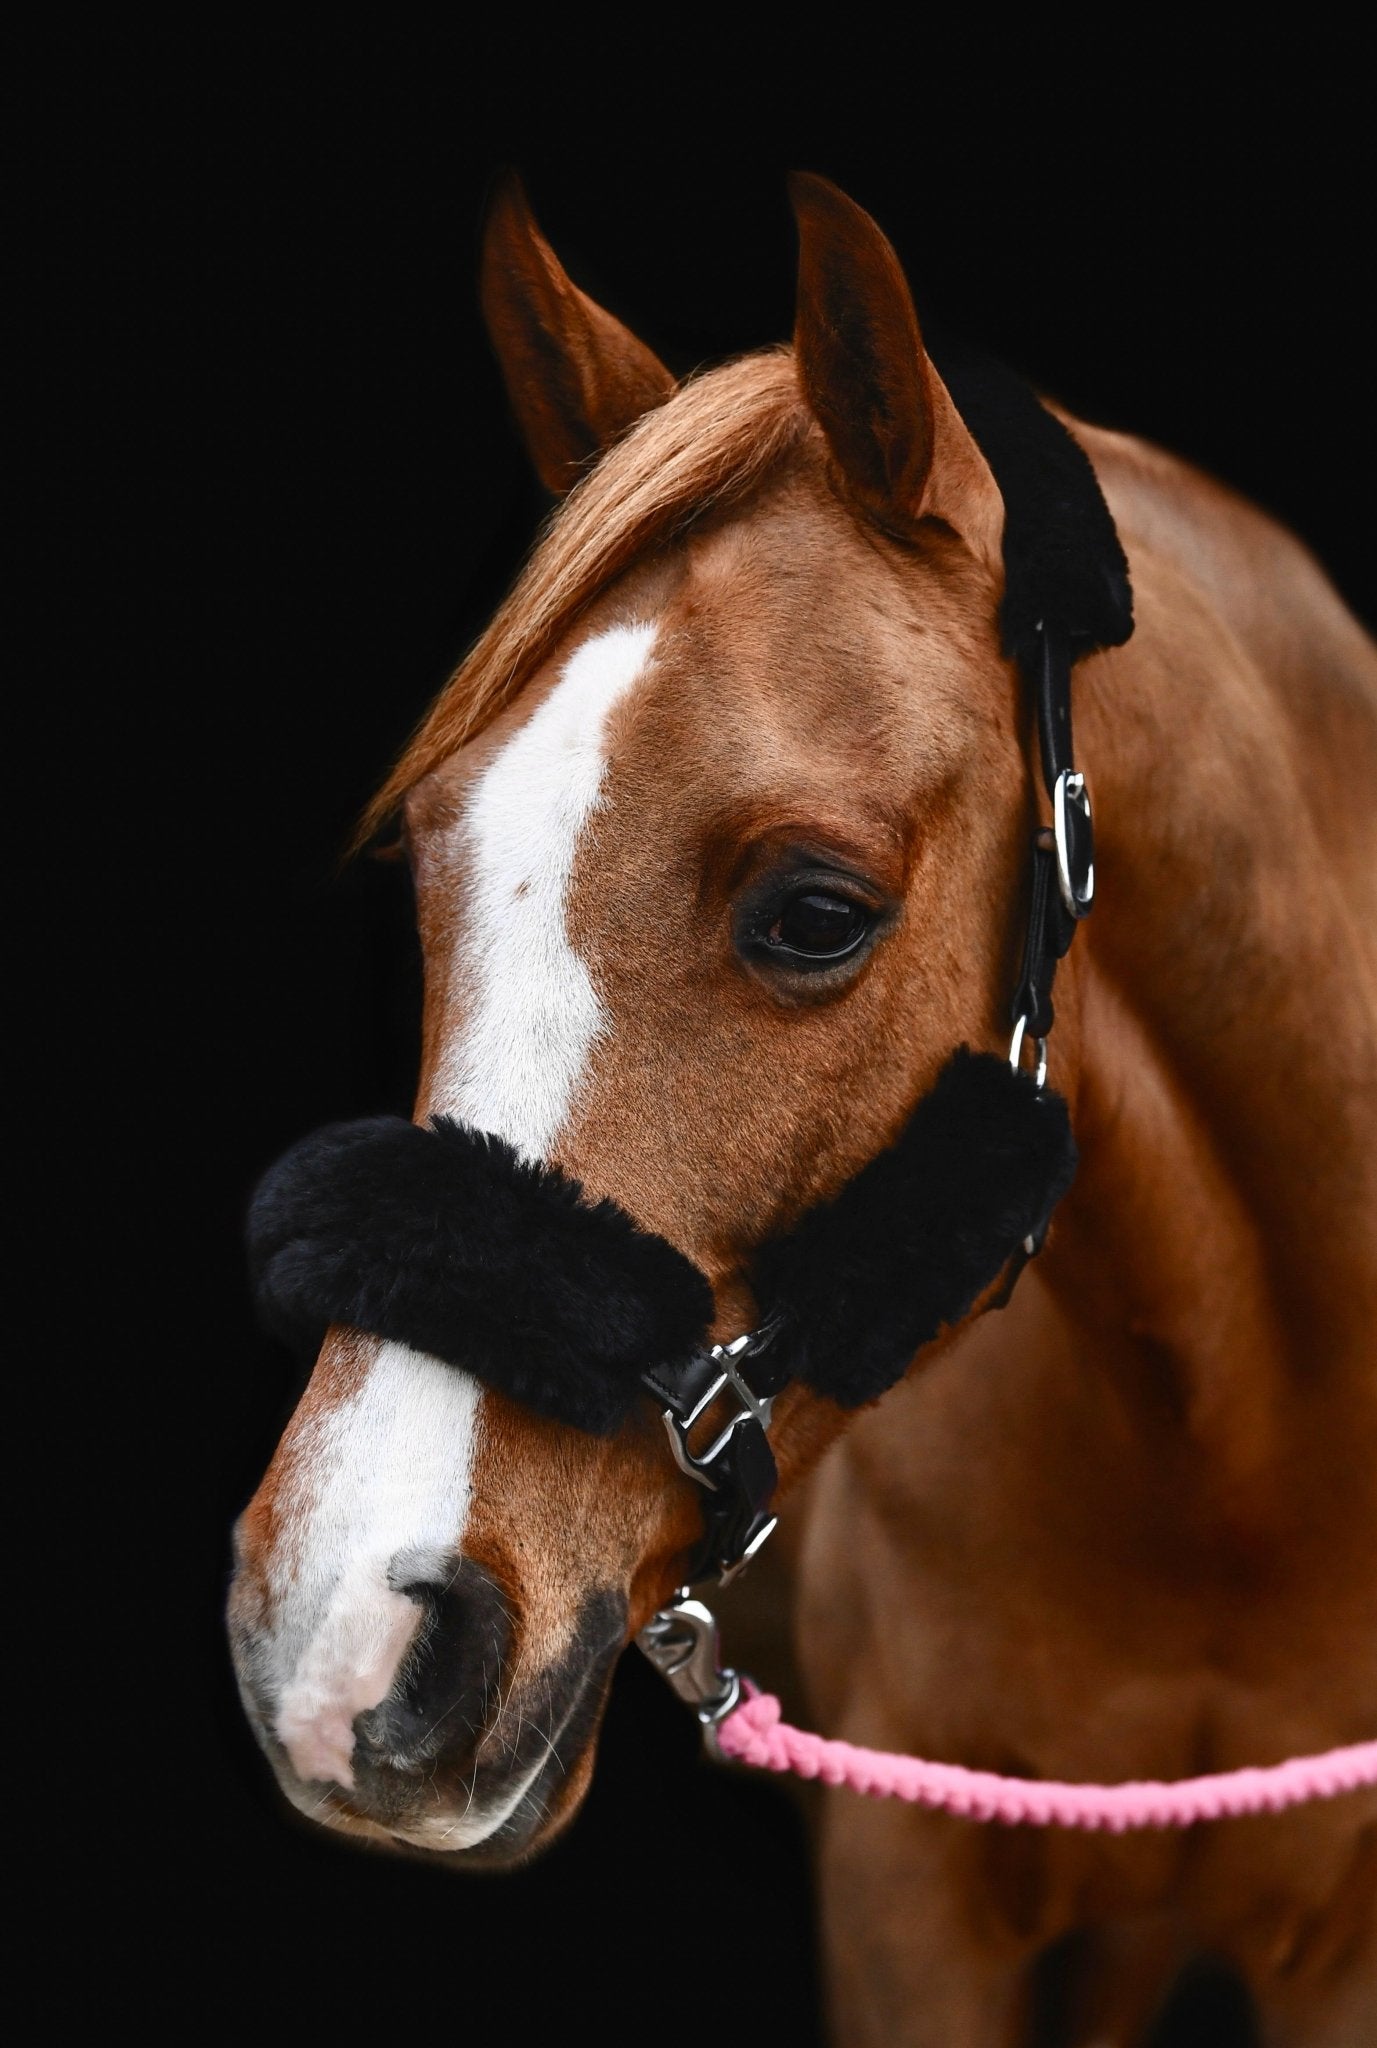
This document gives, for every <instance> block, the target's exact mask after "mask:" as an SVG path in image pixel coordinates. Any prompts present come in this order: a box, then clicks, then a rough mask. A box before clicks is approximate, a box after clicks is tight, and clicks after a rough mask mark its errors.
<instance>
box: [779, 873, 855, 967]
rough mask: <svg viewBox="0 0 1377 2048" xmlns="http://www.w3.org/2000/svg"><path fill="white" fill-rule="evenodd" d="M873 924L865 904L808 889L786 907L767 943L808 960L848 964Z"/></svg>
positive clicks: (784, 906)
mask: <svg viewBox="0 0 1377 2048" xmlns="http://www.w3.org/2000/svg"><path fill="white" fill-rule="evenodd" d="M872 922H873V919H872V917H871V914H870V912H869V911H868V910H867V909H866V908H865V906H864V905H863V904H860V903H853V902H852V901H851V899H850V898H849V897H847V896H832V895H829V894H828V893H827V892H826V891H825V890H823V889H807V890H804V891H802V892H800V894H799V895H797V896H791V897H790V898H789V900H788V902H787V903H785V904H784V905H783V907H782V908H781V910H780V912H779V915H778V916H777V917H776V918H775V920H774V923H773V924H772V925H770V927H769V929H768V930H767V931H766V933H765V943H766V945H767V946H777V947H778V948H779V949H780V951H781V952H786V953H795V954H799V955H800V956H801V957H802V958H804V959H806V960H844V959H845V958H846V956H847V954H848V953H854V952H855V950H856V948H857V946H859V945H860V943H861V941H862V939H864V938H865V936H866V934H867V933H868V931H869V930H870V927H871V924H872Z"/></svg>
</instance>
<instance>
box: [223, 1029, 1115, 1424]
mask: <svg viewBox="0 0 1377 2048" xmlns="http://www.w3.org/2000/svg"><path fill="white" fill-rule="evenodd" d="M1075 1161H1076V1153H1075V1146H1074V1144H1073V1142H1072V1138H1071V1130H1070V1124H1069V1121H1068V1118H1067V1114H1066V1105H1065V1104H1064V1103H1063V1102H1062V1100H1061V1098H1060V1097H1059V1096H1057V1095H1053V1094H1050V1093H1044V1094H1042V1095H1039V1094H1038V1092H1037V1090H1036V1088H1035V1086H1034V1084H1033V1081H1032V1079H1031V1077H1030V1076H1029V1075H1027V1074H1016V1073H1014V1072H1012V1071H1011V1069H1010V1068H1009V1066H1008V1064H1007V1063H1006V1062H1005V1061H1003V1060H1000V1059H996V1058H994V1057H992V1056H991V1055H990V1054H988V1053H981V1054H976V1053H971V1052H969V1051H967V1050H966V1049H965V1048H964V1047H963V1048H962V1049H961V1050H960V1051H959V1052H957V1053H956V1054H955V1055H954V1056H953V1058H952V1059H951V1060H950V1061H949V1062H948V1063H947V1065H946V1066H945V1067H944V1069H943V1071H942V1073H941V1074H940V1075H939V1077H938V1080H937V1083H936V1085H935V1086H934V1088H933V1089H932V1091H931V1093H930V1094H928V1095H927V1096H926V1097H925V1098H924V1099H923V1101H922V1102H921V1103H920V1104H919V1105H918V1108H917V1109H916V1110H915V1112H914V1114H913V1116H912V1117H911V1118H910V1120H909V1122H908V1124H907V1126H906V1127H905V1130H904V1132H903V1134H902V1135H901V1137H900V1138H899V1140H898V1143H897V1144H895V1145H894V1146H893V1147H892V1148H891V1149H890V1150H888V1151H886V1152H883V1153H881V1154H880V1155H879V1156H878V1157H877V1158H875V1159H872V1160H871V1161H870V1163H869V1164H868V1165H867V1166H866V1167H865V1168H863V1170H862V1171H861V1172H860V1173H859V1174H857V1175H856V1177H855V1179H854V1180H852V1181H850V1182H849V1183H848V1185H847V1186H846V1187H845V1188H843V1189H842V1191H841V1193H840V1194H839V1195H838V1196H837V1197H836V1199H835V1200H834V1201H831V1202H828V1203H825V1204H823V1205H821V1206H820V1207H818V1208H816V1209H813V1210H810V1211H809V1212H808V1214H807V1215H805V1216H804V1217H803V1218H802V1219H801V1221H800V1222H799V1223H798V1224H797V1225H796V1227H795V1228H794V1229H793V1230H791V1231H790V1232H789V1233H788V1234H787V1235H785V1236H783V1237H781V1238H779V1239H778V1240H776V1241H775V1242H774V1243H772V1244H769V1245H766V1246H765V1247H763V1248H762V1250H761V1251H760V1253H759V1255H758V1258H757V1261H756V1267H755V1280H756V1285H757V1289H758V1292H759V1295H760V1300H761V1303H762V1306H763V1307H764V1308H765V1310H766V1311H767V1312H768V1313H769V1315H770V1316H771V1318H772V1319H773V1320H774V1321H776V1322H777V1323H778V1325H779V1335H778V1337H777V1339H776V1342H777V1344H778V1345H779V1346H780V1347H781V1349H782V1350H783V1353H784V1356H785V1358H786V1359H787V1363H788V1368H789V1374H790V1376H791V1377H797V1378H799V1379H801V1380H803V1381H804V1382H805V1383H806V1384H807V1385H809V1386H810V1387H812V1388H814V1389H815V1391H816V1392H818V1393H820V1394H826V1395H828V1396H829V1397H830V1398H831V1399H832V1400H834V1401H838V1402H840V1403H841V1405H842V1406H843V1407H848V1408H850V1407H856V1406H858V1405H859V1404H861V1403H862V1402H865V1401H872V1400H874V1399H875V1398H876V1397H877V1396H878V1395H880V1394H882V1393H883V1392H884V1391H885V1389H886V1388H887V1387H889V1386H892V1385H893V1383H894V1382H895V1380H897V1379H898V1378H899V1377H900V1375H901V1374H902V1373H903V1372H904V1371H905V1369H906V1368H907V1366H908V1364H909V1362H910V1361H911V1359H912V1358H913V1356H914V1354H915V1352H917V1351H918V1350H919V1349H920V1348H921V1347H922V1345H923V1344H925V1343H927V1342H928V1341H929V1340H930V1339H931V1338H932V1337H934V1336H936V1334H937V1332H938V1331H939V1330H940V1329H942V1328H943V1327H944V1326H945V1325H947V1324H950V1323H953V1322H956V1321H958V1320H959V1319H960V1318H961V1317H962V1316H964V1315H965V1314H966V1313H967V1311H968V1310H969V1309H970V1308H971V1306H972V1305H973V1304H974V1302H975V1301H976V1299H977V1298H978V1297H979V1295H980V1294H981V1293H982V1292H983V1291H984V1289H985V1288H986V1287H988V1286H989V1285H990V1284H991V1282H992V1281H994V1280H995V1279H996V1278H997V1276H998V1275H999V1273H1000V1272H1001V1270H1002V1269H1003V1267H1004V1265H1005V1263H1006V1261H1007V1260H1008V1259H1009V1257H1010V1255H1011V1254H1012V1253H1013V1252H1014V1251H1015V1250H1016V1249H1017V1247H1018V1246H1019V1244H1020V1243H1021V1242H1022V1240H1023V1239H1024V1238H1025V1237H1026V1236H1028V1235H1029V1234H1030V1233H1037V1232H1039V1231H1040V1230H1041V1229H1042V1228H1043V1226H1044V1225H1045V1223H1046V1220H1047V1218H1048V1216H1049V1215H1050V1214H1051V1211H1052V1209H1053V1207H1054V1206H1055V1204H1056V1203H1057V1201H1058V1200H1059V1199H1060V1197H1061V1196H1062V1194H1063V1193H1064V1192H1065V1190H1066V1188H1067V1187H1068V1186H1069V1185H1070V1181H1071V1177H1072V1174H1073V1173H1074V1171H1075ZM248 1248H249V1263H250V1267H251V1270H252V1274H253V1283H254V1291H255V1295H256V1298H257V1302H258V1306H259V1310H260V1313H261V1314H262V1316H263V1319H264V1321H265V1322H266V1323H267V1325H268V1327H269V1328H270V1329H271V1330H272V1331H273V1332H274V1333H275V1334H276V1335H278V1336H279V1337H281V1338H283V1339H284V1340H285V1341H286V1342H288V1343H290V1344H292V1345H294V1346H296V1347H300V1348H305V1349H314V1348H315V1347H316V1346H318V1344H319V1343H320V1340H321V1338H322V1336H323V1335H324V1332H325V1330H326V1328H327V1327H328V1325H329V1324H331V1323H344V1324H348V1325H350V1326H352V1327H353V1328H355V1329H360V1330H366V1331H369V1332H371V1333H372V1334H374V1335H376V1336H380V1337H392V1338H396V1339H399V1340H400V1341H401V1342H403V1343H406V1344H409V1345H411V1346H413V1347H414V1348H415V1349H416V1350H418V1351H425V1352H429V1353H430V1354H431V1355H432V1356H433V1357H436V1358H440V1359H444V1360H447V1361H449V1362H450V1363H451V1364H454V1365H458V1366H462V1367H464V1368H465V1369H466V1370H467V1371H469V1372H472V1373H474V1374H475V1375H476V1376H477V1377H478V1378H479V1379H481V1380H483V1381H484V1382H485V1383H486V1384H487V1385H489V1386H492V1387H497V1388H499V1389H500V1390H501V1391H502V1392H503V1393H505V1394H509V1395H510V1396H511V1397H512V1399H513V1400H516V1401H521V1402H524V1403H525V1404H526V1405H527V1406H528V1407H530V1408H533V1409H535V1410H536V1411H538V1412H539V1413H540V1414H543V1415H549V1416H552V1417H554V1418H555V1419H556V1420H557V1421H560V1422H567V1423H571V1424H573V1425H574V1427H575V1428H578V1429H583V1430H588V1431H591V1432H592V1433H594V1434H596V1435H606V1434H609V1433H610V1432H611V1431H613V1430H615V1429H616V1428H617V1427H618V1426H619V1425H620V1424H621V1423H622V1422H623V1421H624V1420H625V1418H626V1416H627V1414H628V1413H629V1412H630V1409H631V1406H632V1403H633V1401H634V1400H635V1399H636V1398H637V1396H638V1394H639V1393H640V1391H641V1374H642V1373H643V1372H645V1371H646V1369H647V1368H648V1367H651V1366H657V1365H659V1366H674V1365H677V1364H679V1363H681V1362H682V1361H683V1360H685V1359H687V1358H688V1357H689V1356H691V1355H692V1353H693V1352H695V1351H696V1350H698V1349H700V1348H701V1347H702V1345H703V1344H704V1342H705V1341H706V1337H707V1331H708V1328H709V1325H710V1323H711V1320H712V1314H713V1299H712V1290H711V1288H710V1286H709V1285H708V1282H707V1280H706V1278H705V1277H704V1275H703V1274H702V1273H700V1272H699V1270H698V1268H697V1267H696V1266H695V1265H693V1264H692V1263H691V1261H690V1260H688V1259H686V1258H685V1257H684V1256H683V1254H682V1253H681V1252H678V1251H676V1250H675V1249H674V1247H673V1245H671V1244H669V1243H667V1242H666V1240H665V1239H664V1238H662V1237H656V1236H654V1235H653V1234H651V1233H650V1232H648V1231H643V1230H640V1229H639V1228H638V1227H637V1226H636V1224H635V1223H633V1222H632V1220H631V1218H630V1217H629V1216H628V1215H627V1214H626V1213H625V1211H624V1210H622V1209H621V1208H619V1207H618V1206H617V1204H616V1203H615V1202H611V1201H600V1202H589V1201H587V1200H585V1198H584V1196H583V1192H582V1190H581V1188H580V1187H579V1185H578V1183H577V1182H576V1181H574V1180H571V1179H569V1178H568V1177H567V1176H566V1175H564V1174H562V1173H560V1172H559V1171H558V1169H557V1168H554V1167H546V1166H534V1165H530V1164H528V1163H527V1162H526V1161H524V1160H522V1159H520V1158H519V1157H518V1155H517V1154H516V1153H515V1152H514V1151H513V1150H512V1148H511V1147H510V1146H509V1145H506V1144H504V1143H503V1142H502V1140H501V1139H499V1138H492V1137H485V1136H483V1135H482V1134H480V1133H478V1132H476V1131H472V1130H469V1129H467V1128H465V1127H464V1126H463V1125H461V1124H457V1123H455V1122H453V1121H452V1120H451V1119H449V1118H446V1117H440V1118H437V1119H436V1121H435V1122H434V1124H433V1125H432V1126H431V1127H430V1129H428V1130H423V1129H421V1128H419V1127H418V1126H416V1125H414V1124H408V1123H405V1122H403V1121H402V1119H401V1118H398V1117H371V1118H367V1119H364V1120H363V1121H360V1122H358V1123H347V1124H335V1125H332V1126H330V1127H329V1128H327V1129H326V1130H323V1131H318V1132H317V1133H316V1134H315V1135H314V1136H313V1137H309V1138H305V1139H303V1140H302V1142H301V1143H300V1144H299V1145H296V1146H294V1147H293V1148H292V1150H291V1151H290V1152H288V1153H287V1154H286V1155H285V1156H284V1157H283V1158H282V1159H280V1160H279V1161H278V1163H277V1165H276V1166H274V1167H272V1168H271V1169H270V1171H269V1172H268V1174H267V1175H266V1176H265V1178H264V1179H263V1181H262V1182H261V1184H260V1186H259V1188H258V1190H257V1192H256V1194H255V1196H254V1198H253V1203H252V1206H251V1209H250V1212H249V1226H248Z"/></svg>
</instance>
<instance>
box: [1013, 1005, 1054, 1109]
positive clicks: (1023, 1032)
mask: <svg viewBox="0 0 1377 2048" xmlns="http://www.w3.org/2000/svg"><path fill="white" fill-rule="evenodd" d="M1027 1032H1028V1018H1027V1016H1026V1014H1025V1015H1024V1016H1022V1017H1020V1018H1019V1020H1018V1022H1017V1024H1015V1026H1014V1035H1013V1037H1012V1038H1011V1039H1010V1041H1009V1065H1010V1066H1011V1067H1012V1068H1013V1070H1014V1072H1015V1073H1016V1074H1017V1073H1018V1072H1019V1071H1020V1069H1021V1067H1022V1065H1023V1041H1024V1038H1025V1037H1026V1036H1027ZM1033 1047H1034V1050H1035V1052H1036V1054H1037V1059H1036V1062H1035V1064H1034V1067H1033V1084H1034V1086H1035V1087H1036V1089H1037V1091H1038V1093H1039V1094H1041V1093H1042V1091H1043V1089H1044V1088H1045V1087H1046V1086H1047V1040H1046V1039H1045V1038H1035V1039H1034V1040H1033Z"/></svg>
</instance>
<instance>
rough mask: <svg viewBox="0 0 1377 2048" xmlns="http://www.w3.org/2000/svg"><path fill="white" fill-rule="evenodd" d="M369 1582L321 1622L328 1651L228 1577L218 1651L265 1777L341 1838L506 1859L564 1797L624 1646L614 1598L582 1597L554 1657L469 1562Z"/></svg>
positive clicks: (559, 1816)
mask: <svg viewBox="0 0 1377 2048" xmlns="http://www.w3.org/2000/svg"><path fill="white" fill-rule="evenodd" d="M386 1591H387V1594H390V1595H391V1596H392V1597H391V1598H390V1599H388V1598H386V1597H381V1598H379V1597H374V1599H373V1600H372V1601H371V1603H370V1602H369V1601H367V1599H366V1598H360V1600H359V1605H358V1609H357V1613H356V1616H355V1619H354V1625H353V1626H352V1627H348V1628H342V1627H340V1626H339V1625H338V1621H337V1620H336V1626H335V1627H334V1628H333V1630H332V1631H331V1633H330V1639H329V1642H328V1647H324V1648H323V1647H322V1643H321V1640H320V1638H321V1637H323V1636H324V1635H325V1631H324V1629H323V1628H322V1630H321V1631H320V1632H319V1636H318V1639H317V1640H316V1641H314V1642H312V1641H302V1642H298V1643H293V1644H288V1643H284V1642H282V1641H281V1640H278V1639H275V1637H274V1635H273V1631H272V1629H271V1626H270V1625H269V1624H268V1623H267V1621H266V1618H265V1616H264V1613H263V1604H262V1602H261V1599H260V1598H259V1597H258V1596H257V1594H256V1592H255V1590H254V1588H253V1585H252V1580H251V1575H249V1574H246V1573H243V1572H242V1571H241V1574H240V1577H239V1579H238V1580H237V1581H236V1585H235V1588H234V1590H233V1592H232V1593H231V1598H230V1608H229V1622H230V1640H231V1646H232V1650H233V1655H234V1663H235V1669H236V1672H237V1675H238V1678H239V1684H240V1690H241V1693H242V1695H243V1698H244V1704H245V1707H246V1710H247V1712H248V1716H249V1720H250V1722H251V1724H252V1726H253V1728H254V1732H255V1734H256V1735H257V1737H258V1740H259V1743H260V1745H261V1746H262V1748H263V1750H264V1751H265V1753H266V1754H267V1756H268V1758H269V1760H270V1762H271V1764H272V1766H273V1770H274V1772H275V1774H276V1777H277V1780H278V1784H279V1785H280V1787H281V1789H282V1791H283V1793H284V1794H285V1796H286V1797H287V1798H288V1799H289V1800H290V1802H291V1803H292V1805H293V1806H295V1807H296V1808H297V1810H298V1811H299V1812H300V1813H302V1814H304V1815H305V1816H306V1817H307V1818H308V1819H310V1820H312V1821H314V1822H316V1823H318V1824H320V1825H323V1826H326V1827H331V1828H335V1829H338V1830H339V1831H341V1832H342V1833H345V1834H352V1835H356V1836H363V1837H365V1838H368V1839H371V1840H373V1841H379V1842H383V1843H386V1844H388V1845H391V1846H395V1847H399V1848H406V1849H412V1850H417V1849H419V1850H423V1851H428V1852H431V1853H434V1854H440V1855H446V1856H451V1857H458V1856H462V1857H463V1859H464V1860H465V1861H466V1862H469V1863H474V1864H483V1865H488V1866H491V1865H500V1864H504V1863H511V1862H518V1861H521V1860H523V1859H524V1858H525V1857H526V1856H528V1855H530V1854H532V1853H533V1852H534V1851H535V1850H536V1849H537V1848H539V1847H540V1846H541V1845H542V1844H543V1843H544V1842H545V1841H546V1840H548V1838H549V1837H550V1836H551V1835H552V1834H553V1833H555V1832H557V1831H558V1829H559V1828H560V1827H561V1826H562V1825H563V1824H564V1822H565V1821H567V1820H568V1819H569V1818H570V1817H571V1816H572V1814H573V1812H574V1810H575V1808H576V1807H577V1805H578V1803H579V1798H580V1796H581V1793H582V1790H583V1787H584V1785H585V1784H586V1782H587V1777H588V1772H587V1770H586V1769H585V1770H580V1769H579V1768H578V1767H579V1765H580V1763H582V1762H583V1761H584V1759H585V1756H586V1754H587V1752H589V1751H590V1749H591V1744H592V1737H593V1735H594V1732H595V1730H596V1727H597V1723H598V1720H599V1718H600V1715H601V1710H602V1705H603V1701H604V1699H605V1696H606V1691H607V1686H608V1682H609V1680H610V1677H611V1671H612V1666H613V1664H614V1663H615V1660H616V1657H617V1655H618V1653H619V1652H620V1650H621V1649H622V1647H623V1644H624V1642H625V1625H626V1604H625V1600H624V1598H623V1597H622V1595H621V1594H619V1593H617V1594H613V1593H610V1592H604V1593H594V1594H591V1595H589V1596H588V1597H587V1598H586V1600H585V1601H584V1603H583V1604H582V1606H581V1608H580V1611H579V1614H578V1616H577V1618H576V1620H575V1624H574V1626H573V1629H572V1631H571V1633H570V1637H569V1639H568V1641H567V1643H566V1644H565V1646H564V1648H563V1649H562V1651H561V1652H560V1654H559V1655H558V1656H557V1657H556V1658H555V1659H554V1660H553V1661H550V1662H543V1663H540V1662H537V1661H536V1660H535V1659H533V1658H531V1657H530V1656H529V1654H523V1648H522V1645H521V1643H520V1640H519V1635H518V1626H517V1625H515V1624H514V1620H513V1617H512V1615H511V1612H510V1610H509V1608H508V1605H507V1602H506V1600H505V1599H504V1597H503V1595H502V1592H501V1590H500V1589H499V1587H498V1586H497V1584H496V1583H495V1581H494V1580H493V1579H492V1577H491V1576H490V1575H489V1573H488V1572H487V1571H486V1570H485V1569H484V1568H483V1567H482V1566H481V1565H480V1564H478V1563H476V1562H475V1561H474V1560H473V1559H471V1558H465V1559H463V1560H462V1561H460V1562H459V1563H458V1564H457V1565H456V1564H453V1563H452V1562H451V1564H450V1565H449V1567H448V1568H447V1569H441V1568H436V1569H434V1570H432V1571H430V1572H428V1573H427V1575H426V1576H425V1577H411V1578H409V1579H407V1580H405V1581H404V1582H403V1583H401V1584H398V1585H395V1586H390V1587H388V1588H387V1589H386ZM401 1602H405V1604H406V1607H408V1608H410V1610H411V1614H410V1615H409V1616H407V1615H406V1614H405V1613H404V1612H402V1611H401V1608H400V1603H401ZM338 1604H339V1603H338V1601H337V1602H336V1607H338ZM408 1626H409V1634H405V1635H404V1630H406V1629H407V1627H408ZM374 1694H376V1695H377V1696H376V1697H374V1698H371V1699H370V1696H371V1695H374ZM361 1702H363V1703H362V1704H361Z"/></svg>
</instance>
